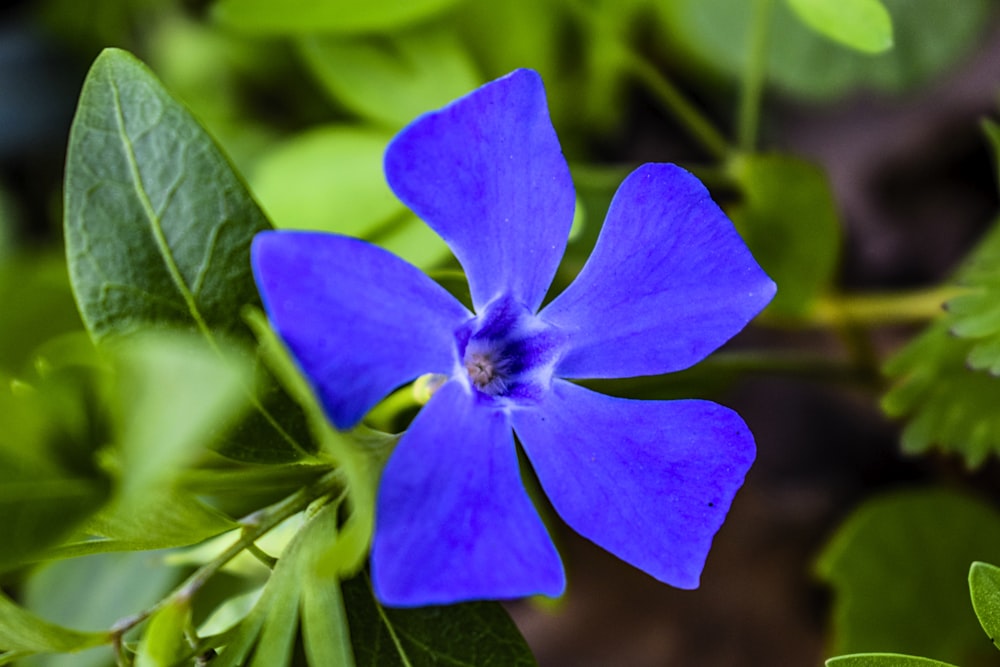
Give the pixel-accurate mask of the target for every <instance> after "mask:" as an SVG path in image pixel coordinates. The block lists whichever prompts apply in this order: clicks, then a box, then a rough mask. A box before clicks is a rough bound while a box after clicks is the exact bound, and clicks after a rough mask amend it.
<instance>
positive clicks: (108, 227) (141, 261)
mask: <svg viewBox="0 0 1000 667" xmlns="http://www.w3.org/2000/svg"><path fill="white" fill-rule="evenodd" d="M65 190H66V195H65V219H66V249H67V256H68V261H69V267H70V277H71V283H72V286H73V290H74V293H75V295H76V299H77V304H78V305H79V307H80V311H81V313H82V314H83V319H84V322H85V324H86V325H87V329H88V330H89V331H90V333H91V335H92V336H93V337H94V338H95V339H96V340H99V341H101V340H105V339H108V338H112V337H119V336H122V335H125V334H131V333H133V332H135V331H137V330H141V329H144V328H149V327H152V328H164V327H175V328H186V329H191V330H195V331H198V332H199V333H201V334H202V335H203V336H204V337H206V338H207V339H209V340H211V341H214V340H216V339H217V338H219V337H220V336H222V337H226V336H228V337H232V338H233V339H235V340H244V341H249V332H248V331H247V330H246V328H245V326H244V324H243V321H242V319H241V318H240V311H241V309H242V308H243V307H244V306H245V305H247V304H255V303H259V299H258V296H257V292H256V288H255V286H254V282H253V276H252V274H251V271H250V262H249V249H250V241H251V239H252V238H253V236H254V234H256V233H257V232H259V231H261V230H263V229H266V228H268V227H269V224H268V222H267V220H266V218H265V217H264V215H263V213H262V212H261V211H260V210H259V209H258V208H257V205H256V204H255V203H254V201H253V199H252V198H251V197H250V194H249V193H248V192H247V190H246V188H245V186H244V185H243V183H242V181H241V180H240V178H239V177H238V176H237V175H236V174H235V173H234V172H233V170H232V168H231V167H230V165H229V162H228V160H227V159H226V158H225V156H224V155H222V153H221V152H220V151H219V149H218V148H217V147H216V146H215V144H214V142H213V141H212V139H211V137H209V136H208V135H207V134H206V133H205V131H204V130H203V129H202V128H201V127H200V126H199V125H198V123H197V121H195V120H194V118H193V117H192V116H191V115H190V113H189V112H188V111H187V110H186V109H184V107H183V106H182V105H181V104H179V103H178V102H177V101H176V100H174V99H173V98H172V97H171V96H170V95H169V94H168V93H167V91H166V90H164V89H163V87H162V86H161V85H160V83H159V82H158V81H157V80H156V78H155V77H154V76H153V75H152V73H150V72H149V70H148V69H146V67H145V66H144V65H142V64H141V63H140V62H139V61H138V60H136V59H135V58H133V57H132V56H131V55H129V54H127V53H125V52H124V51H119V50H115V49H108V50H105V51H104V52H103V53H102V54H101V55H100V56H99V57H98V58H97V60H96V61H95V63H94V65H93V67H92V68H91V71H90V74H89V75H88V76H87V80H86V81H85V83H84V87H83V92H82V93H81V97H80V104H79V107H78V109H77V114H76V118H75V119H74V122H73V128H72V130H71V133H70V142H69V151H68V156H67V163H66V185H65ZM248 391H249V388H248ZM255 407H257V408H258V409H257V410H256V412H255V414H253V415H251V418H250V419H248V421H246V422H244V424H243V425H241V427H240V428H238V429H237V430H236V431H234V433H233V437H232V438H231V439H230V440H229V441H227V442H224V443H222V444H221V445H220V451H222V452H223V453H226V454H228V455H231V456H234V457H236V458H243V459H249V460H259V461H275V460H281V459H289V458H297V457H299V456H301V455H302V454H303V453H304V451H305V449H304V446H303V444H302V443H303V442H306V441H305V440H301V441H300V439H302V438H303V437H304V433H305V424H304V420H303V417H302V414H301V411H299V410H298V409H297V407H296V406H294V405H293V404H292V403H291V401H290V400H288V398H287V396H284V395H282V394H280V393H276V392H271V393H267V390H266V389H265V390H264V393H263V395H262V396H261V397H260V398H259V399H257V400H256V402H255Z"/></svg>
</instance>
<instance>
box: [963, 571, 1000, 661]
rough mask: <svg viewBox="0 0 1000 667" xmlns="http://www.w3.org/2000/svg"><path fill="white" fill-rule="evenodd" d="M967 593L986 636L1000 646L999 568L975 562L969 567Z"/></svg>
mask: <svg viewBox="0 0 1000 667" xmlns="http://www.w3.org/2000/svg"><path fill="white" fill-rule="evenodd" d="M969 593H970V594H971V595H972V608H973V609H975V611H976V616H978V617H979V624H980V625H982V626H983V630H985V631H986V634H987V636H988V637H989V638H990V641H992V642H993V644H994V645H996V646H997V647H1000V644H998V643H997V642H998V641H1000V568H998V567H996V566H995V565H990V564H989V563H980V562H976V563H973V564H972V567H971V568H969Z"/></svg>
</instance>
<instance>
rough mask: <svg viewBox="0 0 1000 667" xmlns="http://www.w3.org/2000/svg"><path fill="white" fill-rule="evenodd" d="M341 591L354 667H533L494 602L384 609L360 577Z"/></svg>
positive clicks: (528, 653)
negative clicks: (355, 662)
mask: <svg viewBox="0 0 1000 667" xmlns="http://www.w3.org/2000/svg"><path fill="white" fill-rule="evenodd" d="M343 591H344V604H345V606H346V607H347V613H348V619H349V623H350V626H351V642H352V643H353V645H354V655H355V658H356V661H357V664H358V665H359V667H407V666H412V667H424V666H431V665H440V664H447V665H452V666H454V667H516V666H518V665H523V666H524V667H528V666H530V665H535V664H536V663H535V659H534V657H533V656H532V655H531V650H530V649H529V648H528V645H527V644H526V643H525V642H524V639H523V638H522V637H521V634H520V632H518V630H517V627H516V626H515V625H514V623H513V621H511V620H510V617H509V616H508V615H507V612H506V611H504V609H503V607H501V606H500V605H499V604H497V603H495V602H471V603H464V604H457V605H450V606H445V607H424V608H419V609H389V608H386V607H383V606H382V605H380V604H379V603H378V601H377V600H376V599H375V597H374V594H373V593H372V588H371V583H370V581H369V580H368V575H367V574H365V573H362V574H360V575H358V576H357V577H355V578H354V579H351V580H349V581H345V582H344V583H343Z"/></svg>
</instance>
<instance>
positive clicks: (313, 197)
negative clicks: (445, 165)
mask: <svg viewBox="0 0 1000 667" xmlns="http://www.w3.org/2000/svg"><path fill="white" fill-rule="evenodd" d="M390 139H392V133H391V132H388V131H384V130H377V129H370V128H357V127H349V126H343V125H332V126H326V127H319V128H314V129H312V130H309V131H307V132H305V133H303V134H300V135H298V136H296V137H293V138H291V139H289V140H287V141H286V142H284V143H282V144H279V145H278V146H277V147H276V148H275V149H274V150H273V151H271V152H270V153H268V154H266V155H264V156H263V157H262V158H261V159H260V161H259V162H258V164H257V169H256V171H255V175H254V179H253V186H254V192H255V193H256V194H257V197H258V198H259V199H260V201H261V203H262V205H263V206H264V208H265V209H266V210H267V212H268V214H269V215H270V216H271V219H273V220H274V222H275V225H276V226H277V227H279V228H288V229H311V230H320V231H327V232H335V233H338V234H347V235H349V236H357V237H360V238H365V239H368V240H369V241H373V242H375V243H378V244H379V245H382V246H383V247H387V248H388V249H390V250H398V251H400V252H399V254H400V256H402V257H403V258H404V259H407V260H410V261H411V262H414V263H416V264H417V265H418V266H430V265H433V264H435V263H438V262H440V261H441V260H442V259H444V258H446V257H448V256H449V250H448V247H447V246H446V245H445V243H444V241H442V240H441V239H440V237H438V236H437V234H435V233H434V232H433V231H432V230H431V229H430V228H429V227H428V226H427V225H426V224H424V223H423V222H422V221H421V220H420V219H418V218H417V217H416V216H415V215H413V214H412V213H410V211H409V210H408V209H407V208H406V207H405V206H404V205H403V203H402V202H400V201H399V200H398V199H396V197H395V195H393V194H392V191H391V190H390V189H389V186H388V184H387V183H386V182H385V175H384V174H383V171H382V155H383V153H384V152H385V146H386V144H388V143H389V140H390ZM400 236H403V237H404V242H402V243H400V242H398V241H397V240H396V239H397V238H399V237H400Z"/></svg>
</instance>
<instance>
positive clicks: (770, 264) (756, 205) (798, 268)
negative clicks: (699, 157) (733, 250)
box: [730, 155, 840, 317]
mask: <svg viewBox="0 0 1000 667" xmlns="http://www.w3.org/2000/svg"><path fill="white" fill-rule="evenodd" d="M733 174H734V176H735V177H736V179H737V181H738V182H739V183H740V185H741V187H742V189H743V194H744V200H743V201H742V202H741V203H740V204H739V205H738V206H736V207H734V208H733V209H732V210H731V211H730V213H731V215H732V218H733V221H734V223H735V224H736V226H737V228H738V229H739V230H740V233H741V234H742V235H743V238H744V239H745V240H746V242H747V245H748V246H750V249H751V250H752V251H753V253H754V256H755V257H756V258H757V260H758V261H759V262H760V264H761V266H762V267H763V268H764V270H765V271H767V272H768V274H769V275H770V276H771V278H773V279H774V281H775V282H777V283H778V293H777V295H776V296H775V298H774V301H773V302H772V303H771V305H770V306H769V308H770V310H771V312H772V313H775V314H778V315H783V316H791V317H795V316H796V315H801V314H803V313H804V312H806V311H808V309H809V308H810V307H811V306H812V304H813V302H814V300H815V299H816V297H818V296H819V295H820V294H821V293H822V292H823V291H824V290H825V289H827V288H828V287H829V285H830V282H831V281H832V279H833V273H834V270H835V268H836V265H837V257H838V254H839V251H840V221H839V218H838V216H837V211H836V208H835V204H834V201H833V194H832V193H831V191H830V184H829V182H828V181H827V178H826V175H825V174H824V173H823V171H822V170H821V169H820V168H819V167H817V166H816V165H813V164H810V163H808V162H805V161H803V160H800V159H798V158H793V157H790V156H787V155H749V156H746V157H744V158H741V159H740V160H738V161H737V162H736V163H734V165H733Z"/></svg>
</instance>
